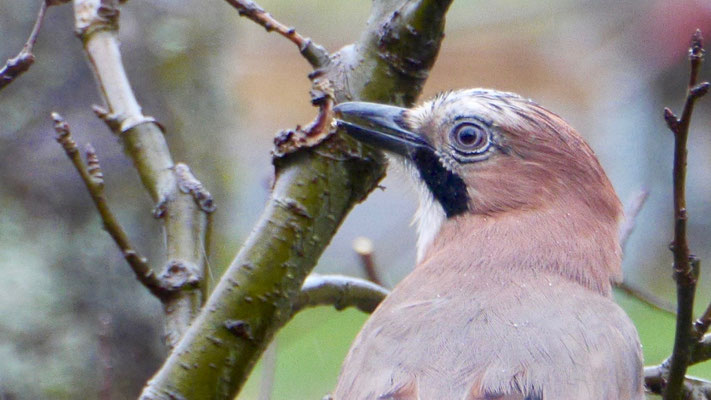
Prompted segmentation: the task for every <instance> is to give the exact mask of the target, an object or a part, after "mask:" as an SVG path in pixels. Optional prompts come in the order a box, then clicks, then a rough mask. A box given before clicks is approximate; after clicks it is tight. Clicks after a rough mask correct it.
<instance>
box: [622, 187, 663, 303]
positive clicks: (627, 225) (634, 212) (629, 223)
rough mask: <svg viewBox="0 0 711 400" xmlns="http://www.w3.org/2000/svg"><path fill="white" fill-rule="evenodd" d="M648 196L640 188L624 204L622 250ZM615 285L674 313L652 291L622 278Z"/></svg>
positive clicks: (639, 298) (647, 192)
mask: <svg viewBox="0 0 711 400" xmlns="http://www.w3.org/2000/svg"><path fill="white" fill-rule="evenodd" d="M648 197H649V191H648V190H644V189H643V190H640V191H638V192H637V193H635V194H634V195H633V196H632V198H631V200H630V201H629V202H628V203H627V204H626V206H625V220H624V221H623V222H622V225H621V226H620V233H619V237H620V247H622V250H623V251H624V249H625V246H626V245H627V241H628V240H629V238H630V236H631V235H632V232H634V229H635V227H636V225H637V216H638V215H639V212H640V211H641V210H642V207H643V206H644V204H645V202H646V201H647V198H648ZM617 287H618V288H619V289H620V290H622V291H623V292H625V293H627V294H628V295H630V296H632V297H635V298H637V299H638V300H641V301H643V302H644V303H646V304H647V305H649V306H651V307H653V308H656V309H657V310H660V311H664V312H667V313H670V314H674V315H676V308H675V307H674V306H673V305H672V304H671V303H670V302H668V301H666V300H664V299H662V298H661V297H659V296H657V295H655V294H654V293H652V292H650V291H648V290H646V289H644V288H641V287H638V286H637V285H635V284H634V283H632V282H629V281H628V280H624V281H622V282H620V283H619V284H617Z"/></svg>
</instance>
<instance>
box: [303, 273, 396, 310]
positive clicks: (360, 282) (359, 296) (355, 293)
mask: <svg viewBox="0 0 711 400" xmlns="http://www.w3.org/2000/svg"><path fill="white" fill-rule="evenodd" d="M388 293H389V292H388V290H387V289H385V288H383V287H382V286H379V285H376V284H374V283H372V282H369V281H366V280H364V279H359V278H354V277H350V276H344V275H319V274H311V275H309V276H308V277H307V278H306V280H305V281H304V285H303V286H302V287H301V293H300V294H299V297H298V298H297V299H296V301H295V302H294V305H293V307H292V308H293V310H294V311H293V312H294V313H297V312H299V311H301V310H302V309H304V308H307V307H315V306H321V305H329V306H334V307H335V308H336V310H343V309H345V308H348V307H355V308H357V309H359V310H360V311H363V312H366V313H371V312H373V310H375V308H376V307H377V306H378V304H380V302H381V301H383V299H384V298H385V296H387V295H388Z"/></svg>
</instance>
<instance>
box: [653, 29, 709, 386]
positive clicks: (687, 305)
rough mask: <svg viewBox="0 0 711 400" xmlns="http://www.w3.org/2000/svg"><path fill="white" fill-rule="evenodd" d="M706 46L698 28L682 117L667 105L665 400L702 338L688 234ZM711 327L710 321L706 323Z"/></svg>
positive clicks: (678, 383) (704, 85)
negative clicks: (669, 287)
mask: <svg viewBox="0 0 711 400" xmlns="http://www.w3.org/2000/svg"><path fill="white" fill-rule="evenodd" d="M703 54H704V49H703V45H702V36H701V31H700V30H697V31H696V33H695V34H694V36H693V38H692V41H691V48H690V49H689V61H690V63H691V74H690V76H689V83H688V86H687V92H686V101H685V103H684V109H683V111H682V114H681V118H677V117H676V115H674V113H673V112H672V111H671V110H670V109H669V108H665V109H664V118H665V120H666V122H667V125H668V127H669V129H670V130H671V131H672V132H673V133H674V171H673V178H674V221H675V223H674V241H673V242H672V244H671V245H670V248H671V250H672V252H673V254H674V280H675V281H676V287H677V319H676V333H675V336H674V349H673V351H672V355H671V357H670V362H669V378H668V381H667V386H666V388H665V390H664V399H665V400H680V399H681V398H682V386H683V382H684V376H685V374H686V369H687V367H688V365H689V361H690V360H691V351H692V346H693V345H694V344H695V343H696V341H697V340H698V336H696V334H695V332H694V330H693V329H692V320H693V308H694V295H695V292H696V281H697V279H698V274H699V260H698V259H697V258H696V257H695V256H692V255H691V253H690V251H689V245H688V242H687V238H686V222H687V218H688V215H687V210H686V164H687V162H686V157H687V150H686V143H687V139H688V136H689V124H690V123H691V114H692V112H693V109H694V104H695V102H696V100H698V99H699V98H700V97H701V96H703V95H704V94H705V93H706V92H707V91H708V87H709V83H708V82H704V83H701V84H699V85H697V84H696V81H697V78H698V74H699V69H700V67H701V63H702V61H703ZM706 327H708V325H707V326H706Z"/></svg>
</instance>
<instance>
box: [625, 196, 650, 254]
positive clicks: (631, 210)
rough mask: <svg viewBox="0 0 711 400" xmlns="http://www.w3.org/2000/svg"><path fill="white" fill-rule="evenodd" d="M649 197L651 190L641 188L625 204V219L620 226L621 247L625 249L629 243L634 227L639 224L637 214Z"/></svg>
mask: <svg viewBox="0 0 711 400" xmlns="http://www.w3.org/2000/svg"><path fill="white" fill-rule="evenodd" d="M647 198H649V190H646V189H641V190H639V191H638V192H637V193H635V194H634V195H633V196H632V198H631V200H630V201H629V202H628V203H627V205H626V206H625V220H624V221H622V224H621V226H620V247H622V249H623V250H624V249H625V246H626V245H627V240H629V238H630V236H631V235H632V232H634V228H635V227H636V226H637V215H639V212H640V211H642V207H643V206H644V203H646V202H647Z"/></svg>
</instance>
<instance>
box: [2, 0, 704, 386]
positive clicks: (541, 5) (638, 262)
mask: <svg viewBox="0 0 711 400" xmlns="http://www.w3.org/2000/svg"><path fill="white" fill-rule="evenodd" d="M260 4H261V5H262V6H264V7H265V8H266V9H267V10H268V11H270V12H271V13H272V14H273V15H274V16H275V17H277V18H278V19H280V20H281V21H283V22H285V23H286V24H287V25H292V26H295V27H296V28H297V29H298V30H299V32H301V33H302V34H304V35H306V36H310V37H312V38H313V39H314V40H316V41H317V42H320V43H322V44H323V45H325V46H326V47H327V48H328V49H329V50H331V51H335V50H337V49H338V48H339V47H340V46H343V45H345V44H348V43H350V42H352V41H353V40H355V39H356V38H358V37H359V35H360V31H361V29H362V28H363V26H364V24H365V21H366V18H367V15H368V12H369V8H370V1H368V0H300V1H284V0H265V1H261V2H260ZM38 6H39V0H38V1H28V0H0V38H1V40H0V60H5V59H7V58H10V57H13V56H15V55H16V54H17V52H18V51H19V50H20V48H21V47H22V44H23V43H24V41H25V40H26V37H27V35H28V34H29V31H30V29H31V26H32V23H33V21H34V17H35V15H36V12H37V9H38ZM121 14H122V17H121V32H120V38H121V41H122V51H123V56H124V61H125V63H126V66H127V69H128V73H129V76H130V78H131V80H132V83H133V85H134V88H135V90H136V93H137V95H138V98H139V101H140V102H141V103H142V105H143V107H144V111H145V113H146V114H148V115H153V116H155V117H156V118H157V119H158V120H159V121H161V122H162V123H163V124H164V125H165V126H166V128H167V138H168V140H169V143H170V145H171V149H172V150H173V154H174V158H175V160H176V161H185V162H187V163H188V164H189V165H190V166H191V168H192V169H193V171H194V172H195V173H196V175H197V176H198V177H199V178H200V179H201V180H202V181H203V183H204V184H205V185H206V187H207V188H208V189H209V190H210V191H211V192H212V193H213V195H214V196H215V198H216V202H217V205H218V211H217V213H216V214H215V218H214V221H215V233H214V236H213V249H212V254H210V264H211V267H212V270H213V272H212V274H211V276H210V277H209V279H211V280H212V282H213V283H214V280H216V279H217V278H218V277H219V274H220V272H221V270H222V269H223V268H224V267H225V266H226V265H228V263H229V261H230V260H231V258H232V257H233V256H234V255H235V253H236V252H237V250H238V249H239V246H240V245H241V243H242V241H243V240H244V239H245V237H246V236H247V234H248V233H249V232H250V229H251V227H252V225H253V223H254V222H255V221H256V219H257V217H258V215H259V213H260V211H261V208H262V206H263V204H264V201H265V200H266V198H267V196H268V191H269V187H270V183H271V179H272V175H273V170H272V167H271V161H270V155H269V150H270V146H271V142H272V137H273V135H274V133H275V132H277V131H278V130H280V129H283V128H290V127H294V126H295V125H296V124H304V123H306V122H308V121H309V120H310V119H311V118H312V117H313V115H314V114H315V110H314V109H313V108H312V107H311V106H310V105H309V101H308V100H309V96H308V90H309V87H310V83H309V80H308V79H307V78H306V74H307V73H308V72H310V67H309V66H308V64H307V63H306V62H305V61H304V60H302V59H301V57H300V56H299V55H298V52H297V51H296V49H295V48H294V47H293V45H292V44H291V43H290V42H288V41H286V40H284V39H283V38H280V37H278V36H276V35H274V34H267V33H266V32H264V29H263V28H261V27H258V26H256V25H255V24H253V23H252V22H250V21H248V20H245V19H240V18H238V16H237V13H236V12H235V11H234V10H233V9H232V8H230V7H229V6H228V5H227V4H226V3H225V2H222V1H216V0H215V1H209V2H202V1H195V0H171V1H167V0H157V1H152V2H140V1H135V0H133V1H129V2H127V3H126V4H125V5H124V6H123V7H122V9H121ZM697 27H699V28H702V29H703V30H704V31H705V32H706V33H707V36H708V37H709V38H711V2H709V1H708V0H634V1H625V2H620V1H613V0H595V1H592V0H590V1H584V0H549V1H537V2H532V1H525V0H505V1H497V2H488V1H480V0H457V1H455V2H454V5H453V6H452V8H451V10H450V12H449V17H448V23H447V30H446V38H445V40H444V43H443V47H442V50H441V53H440V57H439V60H438V62H437V64H436V65H435V67H434V69H433V70H432V73H431V76H430V79H429V81H428V83H427V85H426V87H425V94H424V97H429V96H431V95H433V94H435V93H437V92H438V91H441V90H446V89H451V88H461V87H493V88H497V89H500V90H508V91H514V92H518V93H520V94H522V95H524V96H527V97H531V98H533V99H535V100H537V101H538V102H540V103H541V104H543V105H545V106H546V107H547V108H550V109H551V110H554V111H555V112H557V113H558V114H560V115H561V116H563V117H564V118H565V119H567V120H568V121H569V122H570V123H571V124H572V125H573V126H575V127H576V128H577V129H578V130H579V131H580V132H581V133H582V134H583V136H585V137H586V138H587V140H588V141H589V142H590V143H591V145H592V147H593V148H594V149H595V150H596V152H597V153H598V155H599V157H600V159H601V162H602V163H603V165H604V166H605V168H606V170H607V172H608V174H609V176H610V178H611V179H612V181H613V183H614V185H615V187H616V189H617V191H618V193H619V195H620V197H621V198H622V200H623V201H626V200H628V199H629V198H630V196H632V195H633V194H634V193H636V192H637V191H638V190H639V189H640V188H646V189H648V190H649V191H650V193H651V195H650V198H649V200H648V202H647V204H646V206H645V208H644V209H643V210H642V212H641V214H640V216H639V219H638V227H637V230H636V231H635V233H634V235H633V237H632V239H631V240H630V242H629V244H628V246H627V249H626V255H625V263H624V268H625V274H626V277H627V279H629V280H630V281H631V282H634V283H635V284H636V285H637V286H641V287H644V288H646V289H648V290H650V291H652V292H654V293H656V294H657V295H658V296H660V297H662V298H665V299H668V300H673V297H674V291H673V290H674V284H673V282H672V280H671V269H670V263H671V255H670V253H669V251H668V250H667V244H668V242H669V240H670V238H671V228H672V224H671V222H672V220H671V146H672V135H671V133H669V132H668V131H667V130H666V128H665V125H664V121H663V119H662V117H661V115H662V113H661V110H662V108H663V107H664V106H666V105H668V106H671V107H672V108H673V109H675V110H679V109H680V107H681V103H682V97H683V89H684V85H685V82H686V79H687V74H688V72H687V70H688V68H687V62H686V57H685V56H686V49H687V47H688V41H689V37H690V35H691V33H692V32H693V31H694V30H695V29H696V28H697ZM710 47H711V46H710ZM35 54H36V57H37V61H36V63H35V65H34V66H33V67H32V68H31V69H30V71H29V72H28V73H26V74H25V75H23V76H22V77H21V78H20V79H19V80H17V81H16V82H14V83H12V84H11V85H10V86H8V87H7V88H5V89H4V90H2V91H1V92H0V271H2V276H3V279H0V360H2V361H0V399H3V400H5V399H75V398H86V399H94V398H102V399H107V398H111V399H130V398H135V397H136V395H137V394H138V392H139V391H140V388H141V387H142V385H143V383H144V382H145V380H146V379H148V378H149V377H150V375H151V374H152V373H153V372H154V371H155V369H156V368H157V367H158V366H159V365H160V363H161V361H162V359H163V358H164V357H165V349H164V347H163V345H162V344H161V334H162V333H161V329H162V328H161V317H160V316H161V315H162V311H161V307H160V304H159V303H158V302H157V301H155V300H154V299H153V298H151V297H150V295H148V294H147V293H146V291H145V290H143V289H142V288H141V287H139V285H138V284H137V283H136V282H135V279H134V278H133V276H132V274H131V273H130V271H129V269H128V268H127V266H126V265H125V263H124V261H123V259H122V257H121V256H120V255H119V254H118V251H117V249H116V247H115V245H114V244H113V243H112V242H111V240H110V238H109V237H108V235H106V234H105V233H104V232H103V231H102V228H101V223H100V221H99V218H98V216H97V214H96V212H95V211H94V208H93V205H92V204H91V202H90V200H89V196H88V195H87V194H86V192H85V189H84V188H83V185H82V183H81V181H80V180H79V178H78V177H77V175H76V172H75V171H74V169H73V168H72V166H71V165H70V163H69V162H68V160H67V159H66V157H65V156H64V154H63V152H62V151H61V149H60V148H59V146H58V145H57V144H56V143H55V142H54V140H53V130H52V124H51V120H50V118H49V113H50V111H58V112H60V113H62V114H63V115H64V116H65V117H66V119H67V121H68V122H69V123H70V124H71V126H72V128H73V132H74V136H75V139H76V140H77V141H78V142H79V143H80V144H83V143H85V142H88V141H91V142H92V144H93V145H94V146H95V147H96V148H97V152H98V154H99V157H100V159H101V162H102V166H103V169H104V174H105V176H106V185H107V192H108V196H109V198H110V202H111V205H112V206H113V208H114V209H115V211H116V212H117V214H118V215H119V217H120V219H121V221H122V222H123V224H124V225H125V226H126V227H127V229H128V230H129V232H130V236H131V237H132V238H133V240H134V242H135V243H137V244H138V245H139V246H140V250H141V251H142V252H143V253H144V254H146V255H148V256H149V258H150V260H151V261H152V263H153V264H154V265H158V266H159V265H161V263H162V262H164V261H165V259H164V256H163V254H162V237H161V227H160V222H157V221H153V220H152V219H151V218H150V217H149V216H150V210H151V207H152V204H151V202H150V199H149V198H148V196H147V195H146V194H145V192H144V190H143V189H142V188H141V186H140V184H139V181H138V179H137V176H136V173H135V171H134V170H133V168H132V166H131V163H130V161H129V160H128V159H126V157H124V155H123V154H122V152H121V149H120V145H119V144H118V143H117V139H116V138H115V137H113V136H112V134H111V133H110V132H109V131H108V130H107V129H106V127H105V126H104V125H103V123H101V122H100V121H99V120H97V119H96V118H95V117H94V116H93V114H92V112H91V110H90V106H91V105H92V104H94V103H99V102H100V98H99V97H98V94H97V91H96V88H95V85H94V81H93V78H92V76H91V71H90V70H89V69H88V67H87V66H86V63H85V59H84V55H83V53H82V51H81V44H80V43H79V41H78V40H77V39H76V38H75V37H74V35H73V21H72V10H71V6H69V5H65V6H61V7H53V8H51V9H50V10H49V12H48V17H47V19H46V21H45V26H44V28H43V30H42V33H41V34H40V37H39V41H38V43H37V47H36V50H35ZM710 66H711V63H708V64H707V65H706V66H705V67H704V69H703V72H702V76H703V77H705V78H706V79H709V78H711V68H710ZM689 156H690V161H689V177H688V179H689V189H688V208H689V213H690V216H691V219H690V222H689V236H690V240H691V248H692V251H693V252H695V253H696V254H698V255H699V256H700V257H701V259H702V268H703V272H702V278H701V282H700V284H699V293H698V302H697V309H698V310H699V311H701V310H702V309H703V308H704V307H705V306H706V304H708V302H709V301H711V283H710V281H709V280H708V279H706V276H707V275H709V273H711V271H709V270H708V268H707V267H706V266H705V265H707V264H708V263H706V264H704V262H705V261H706V260H711V246H709V242H710V241H711V202H709V201H708V199H709V198H711V163H709V161H708V160H709V159H711V100H709V99H705V101H703V102H702V103H701V104H700V105H699V107H698V108H697V111H696V115H695V119H694V122H693V125H692V130H691V138H690V146H689ZM383 185H384V186H385V190H378V191H375V192H374V193H373V194H372V195H371V196H370V198H369V199H368V200H367V201H366V202H364V203H363V204H362V205H359V206H358V207H356V209H355V210H354V211H353V213H352V214H351V215H350V216H349V218H348V220H347V221H346V223H345V224H344V226H343V227H342V229H341V230H340V231H339V233H338V235H337V236H336V238H334V240H333V242H332V244H331V246H330V247H329V249H328V250H327V251H326V253H325V254H324V256H323V258H322V260H321V262H320V264H319V266H318V267H317V271H319V272H322V273H335V272H337V273H345V274H351V275H362V270H361V267H360V265H359V262H358V259H357V257H356V256H355V254H354V252H353V250H352V248H351V244H352V241H353V239H355V238H356V237H358V236H366V237H369V238H371V239H372V240H373V241H374V243H375V259H376V262H377V264H378V266H379V269H380V273H381V275H382V276H383V277H384V280H385V282H386V284H387V285H390V286H392V285H394V284H395V283H397V281H398V280H399V279H400V278H402V276H404V274H406V273H407V271H408V270H409V268H411V267H412V265H413V263H414V257H415V256H414V241H415V237H414V233H413V231H412V229H411V228H410V227H409V222H410V219H411V217H412V213H413V211H414V209H415V198H414V196H413V193H412V191H411V189H410V186H409V184H408V182H407V179H405V178H404V175H403V173H402V172H401V171H397V170H392V171H390V173H389V176H388V178H386V180H385V181H384V182H383ZM617 298H618V300H619V302H620V304H621V305H622V306H623V307H624V308H625V309H626V310H627V312H628V313H629V314H630V315H631V316H632V318H633V319H634V321H635V323H636V324H637V327H638V329H639V331H640V335H641V337H642V341H643V344H644V351H645V357H646V363H647V364H653V363H657V362H659V361H661V360H662V359H664V358H665V357H666V356H667V355H668V354H669V352H670V350H671V347H672V337H673V325H674V321H673V318H671V317H669V316H668V315H666V314H664V313H661V312H658V311H655V310H653V309H651V308H649V307H648V306H646V305H644V304H641V303H640V302H638V301H636V300H634V299H631V298H629V297H627V296H626V295H622V294H619V295H618V297H617ZM365 318H366V316H365V315H363V314H361V313H359V312H356V311H344V312H337V311H334V310H332V309H326V308H323V309H314V310H309V311H306V312H303V313H302V314H300V315H298V316H297V317H296V319H295V320H294V321H292V322H291V323H290V324H289V325H288V326H287V327H286V328H285V329H284V330H283V331H282V332H281V333H280V334H279V335H278V337H277V339H276V345H275V347H276V351H275V354H276V356H275V359H274V363H273V364H274V365H275V367H274V369H273V372H274V380H273V387H272V388H271V391H272V395H271V399H274V400H281V399H286V400H299V399H319V398H321V396H323V395H324V394H326V393H327V392H328V391H329V390H330V389H331V388H332V387H333V385H334V382H335V378H336V376H337V374H338V369H339V366H340V363H341V360H342V359H343V357H344V355H345V353H346V351H347V348H348V345H349V343H350V341H351V340H352V339H353V337H354V336H355V334H356V332H357V331H358V329H359V327H360V325H361V324H362V323H363V321H364V320H365ZM271 363H272V362H271V361H268V362H267V364H271ZM261 364H263V363H260V366H259V367H258V368H257V370H256V371H255V373H254V375H253V376H252V378H251V379H250V381H249V383H248V385H247V387H246V388H245V390H244V392H243V393H242V395H240V397H239V399H243V400H247V399H260V400H265V399H268V398H269V397H267V396H265V393H264V391H263V389H262V371H263V369H262V367H261ZM267 370H269V371H271V370H272V369H271V367H270V368H268V369H267ZM692 373H694V374H697V375H700V376H704V377H706V378H711V364H708V365H707V366H703V365H702V366H699V367H695V368H693V369H692ZM102 390H103V391H102ZM101 393H104V395H102V394H101ZM106 393H109V394H110V396H107V395H106Z"/></svg>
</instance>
